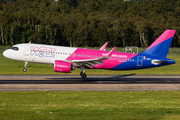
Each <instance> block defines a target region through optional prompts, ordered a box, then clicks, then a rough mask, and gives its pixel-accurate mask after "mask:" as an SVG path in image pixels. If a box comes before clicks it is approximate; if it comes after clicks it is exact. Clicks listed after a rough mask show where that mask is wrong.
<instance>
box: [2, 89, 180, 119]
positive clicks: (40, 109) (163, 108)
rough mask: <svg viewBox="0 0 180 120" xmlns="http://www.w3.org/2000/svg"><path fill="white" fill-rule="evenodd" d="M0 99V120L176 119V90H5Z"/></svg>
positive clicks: (178, 94)
mask: <svg viewBox="0 0 180 120" xmlns="http://www.w3.org/2000/svg"><path fill="white" fill-rule="evenodd" d="M0 98H1V99H0V120H157V119H158V120H161V119H163V120H170V119H172V120H178V119H180V114H179V113H180V102H179V99H180V91H43V92H42V91H36V92H35V91H24V92H22V91H21V92H17V91H14V92H12V91H11V92H8V91H6V92H0Z"/></svg>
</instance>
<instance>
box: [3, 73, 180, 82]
mask: <svg viewBox="0 0 180 120" xmlns="http://www.w3.org/2000/svg"><path fill="white" fill-rule="evenodd" d="M133 75H135V74H129V75H118V76H112V77H109V76H107V77H106V76H103V77H97V78H95V77H91V78H87V79H81V77H80V76H79V77H71V76H70V77H65V78H61V77H60V78H48V77H47V78H45V80H0V84H180V79H179V78H137V77H136V78H133ZM127 76H132V77H127Z"/></svg>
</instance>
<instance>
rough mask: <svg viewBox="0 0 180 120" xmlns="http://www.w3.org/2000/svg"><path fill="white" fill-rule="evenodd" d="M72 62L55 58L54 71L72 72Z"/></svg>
mask: <svg viewBox="0 0 180 120" xmlns="http://www.w3.org/2000/svg"><path fill="white" fill-rule="evenodd" d="M71 67H72V64H71V63H69V62H65V61H62V60H55V62H54V71H55V72H65V73H70V71H71Z"/></svg>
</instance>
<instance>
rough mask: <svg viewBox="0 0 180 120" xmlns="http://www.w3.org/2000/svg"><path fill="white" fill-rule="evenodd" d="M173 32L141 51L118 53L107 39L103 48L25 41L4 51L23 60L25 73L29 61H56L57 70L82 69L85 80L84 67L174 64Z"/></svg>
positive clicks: (167, 32)
mask: <svg viewBox="0 0 180 120" xmlns="http://www.w3.org/2000/svg"><path fill="white" fill-rule="evenodd" d="M174 34H175V30H166V31H165V32H164V33H163V34H162V35H161V36H160V37H159V38H158V39H157V40H156V41H154V43H152V44H151V45H150V46H149V47H148V48H147V49H146V50H145V51H144V52H142V53H139V54H132V53H124V52H115V49H116V47H114V48H113V49H112V50H111V51H106V50H105V49H106V46H107V44H108V42H106V43H105V44H104V45H103V46H102V47H101V48H100V50H94V49H85V48H74V47H63V46H53V45H42V44H32V43H23V44H17V45H14V46H13V47H12V48H10V49H8V50H5V51H4V52H3V55H4V56H5V57H7V58H9V59H13V60H18V61H24V62H25V68H24V69H23V71H24V72H26V71H27V69H26V67H27V63H28V62H34V63H44V64H54V71H55V72H65V73H70V72H71V71H72V70H74V69H76V68H80V69H81V70H82V72H81V73H80V75H81V77H82V78H83V79H85V78H86V73H85V68H88V69H107V70H133V69H143V68H150V67H157V66H164V65H169V64H174V63H175V61H174V60H172V59H169V58H166V56H167V54H168V51H169V47H170V45H171V42H172V39H173V37H174Z"/></svg>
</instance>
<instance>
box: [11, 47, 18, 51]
mask: <svg viewBox="0 0 180 120" xmlns="http://www.w3.org/2000/svg"><path fill="white" fill-rule="evenodd" d="M11 49H13V50H16V51H18V50H19V48H18V47H12V48H11Z"/></svg>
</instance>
